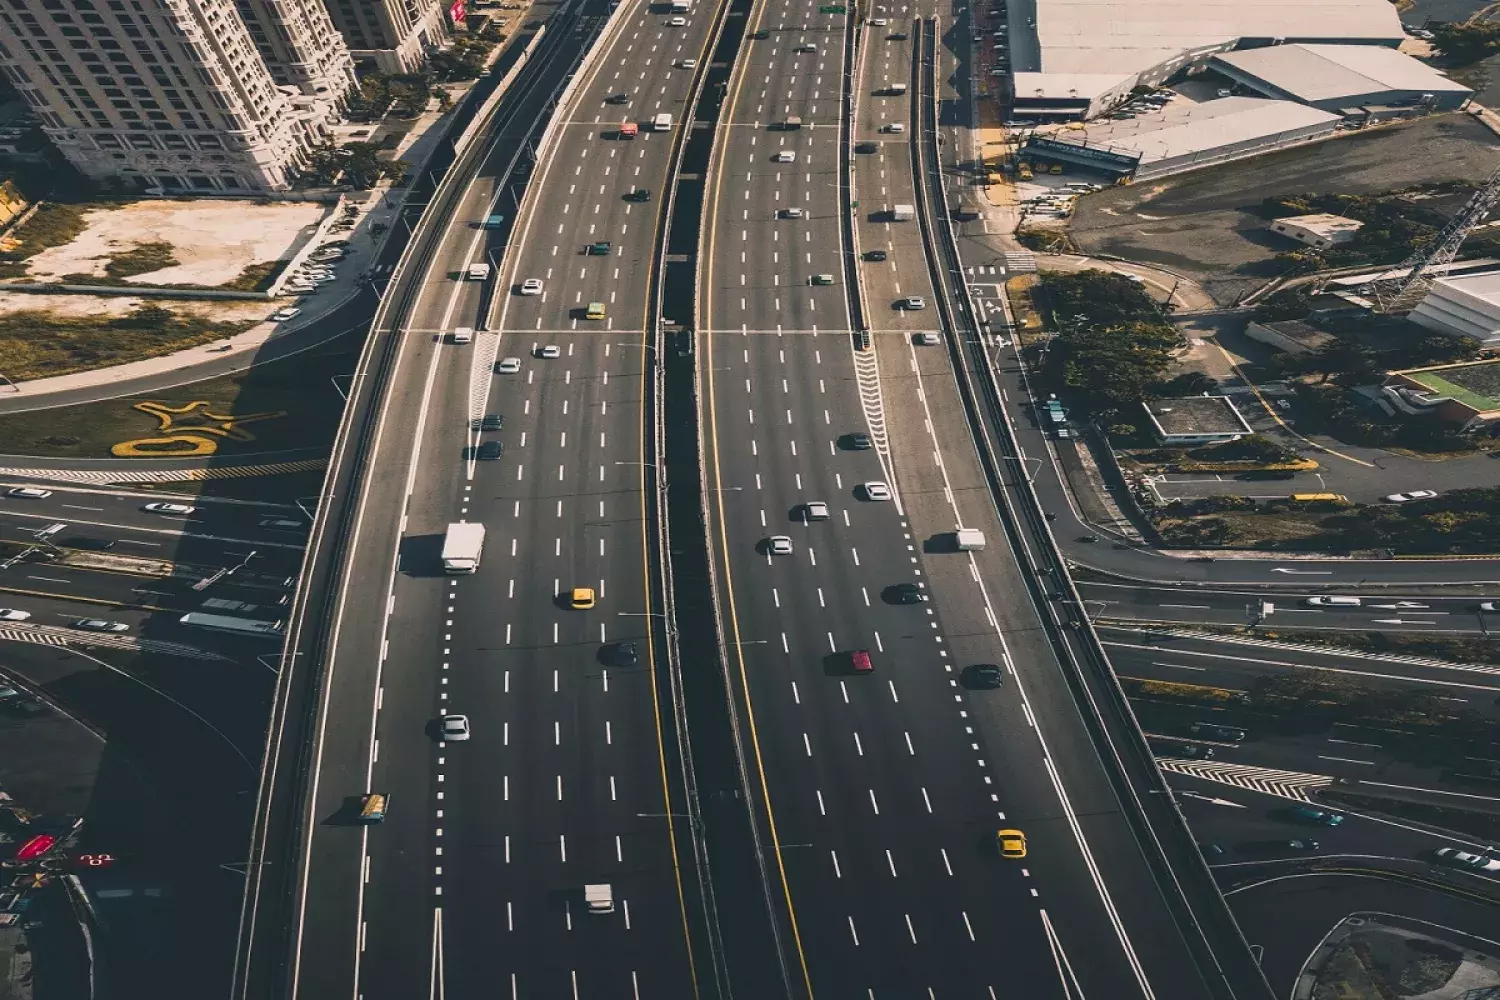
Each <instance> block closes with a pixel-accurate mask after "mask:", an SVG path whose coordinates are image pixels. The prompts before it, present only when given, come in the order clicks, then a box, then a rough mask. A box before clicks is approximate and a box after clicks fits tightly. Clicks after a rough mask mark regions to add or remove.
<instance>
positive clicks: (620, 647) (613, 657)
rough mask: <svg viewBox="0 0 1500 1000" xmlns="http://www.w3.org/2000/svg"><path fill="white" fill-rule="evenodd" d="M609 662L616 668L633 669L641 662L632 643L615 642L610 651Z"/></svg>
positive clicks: (639, 655)
mask: <svg viewBox="0 0 1500 1000" xmlns="http://www.w3.org/2000/svg"><path fill="white" fill-rule="evenodd" d="M609 662H610V663H612V664H614V665H615V666H617V667H633V666H635V665H636V664H638V663H640V662H641V654H640V653H639V651H637V650H636V648H635V643H633V642H617V643H615V647H614V649H612V650H610V654H609Z"/></svg>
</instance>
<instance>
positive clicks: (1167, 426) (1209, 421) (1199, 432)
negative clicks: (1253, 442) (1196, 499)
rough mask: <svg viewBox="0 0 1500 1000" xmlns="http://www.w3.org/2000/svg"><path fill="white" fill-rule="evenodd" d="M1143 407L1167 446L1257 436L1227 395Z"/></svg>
mask: <svg viewBox="0 0 1500 1000" xmlns="http://www.w3.org/2000/svg"><path fill="white" fill-rule="evenodd" d="M1141 405H1142V406H1144V407H1145V410H1146V416H1147V417H1148V418H1149V419H1150V420H1151V429H1152V430H1153V431H1154V432H1155V433H1156V439H1157V440H1158V441H1160V442H1161V443H1162V444H1164V445H1177V446H1186V445H1202V444H1224V443H1226V442H1229V441H1238V440H1239V439H1240V438H1242V437H1246V436H1247V435H1250V434H1252V433H1254V432H1253V431H1252V430H1251V429H1250V425H1249V424H1247V423H1245V418H1244V417H1242V416H1240V411H1239V410H1238V409H1236V408H1235V405H1234V403H1232V402H1230V400H1229V399H1228V398H1227V397H1225V396H1209V395H1203V396H1185V397H1183V398H1181V399H1157V400H1152V401H1151V402H1149V403H1143V404H1141Z"/></svg>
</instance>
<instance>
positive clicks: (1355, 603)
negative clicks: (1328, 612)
mask: <svg viewBox="0 0 1500 1000" xmlns="http://www.w3.org/2000/svg"><path fill="white" fill-rule="evenodd" d="M1302 603H1303V604H1306V605H1307V606H1308V607H1310V608H1357V607H1359V606H1360V605H1361V604H1363V603H1364V601H1362V600H1360V599H1359V598H1358V597H1338V596H1330V597H1309V598H1307V599H1306V600H1304V601H1303V602H1302Z"/></svg>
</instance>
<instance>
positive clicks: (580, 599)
mask: <svg viewBox="0 0 1500 1000" xmlns="http://www.w3.org/2000/svg"><path fill="white" fill-rule="evenodd" d="M572 602H573V610H574V611H587V610H588V609H589V608H592V607H593V606H594V591H593V588H591V587H574V588H573V594H572Z"/></svg>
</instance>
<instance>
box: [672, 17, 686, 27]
mask: <svg viewBox="0 0 1500 1000" xmlns="http://www.w3.org/2000/svg"><path fill="white" fill-rule="evenodd" d="M667 23H668V24H669V25H671V26H672V27H674V28H680V27H682V26H683V25H684V24H687V18H685V17H674V18H671V19H670V20H668V21H667Z"/></svg>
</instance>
